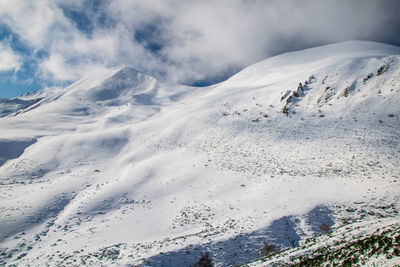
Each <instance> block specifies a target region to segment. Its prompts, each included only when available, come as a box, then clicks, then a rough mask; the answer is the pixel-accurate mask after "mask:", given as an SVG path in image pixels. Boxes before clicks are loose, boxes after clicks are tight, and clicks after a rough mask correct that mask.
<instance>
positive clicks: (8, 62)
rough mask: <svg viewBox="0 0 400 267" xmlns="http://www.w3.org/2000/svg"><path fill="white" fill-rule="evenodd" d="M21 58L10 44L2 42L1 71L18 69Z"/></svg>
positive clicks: (0, 47)
mask: <svg viewBox="0 0 400 267" xmlns="http://www.w3.org/2000/svg"><path fill="white" fill-rule="evenodd" d="M21 65H22V63H21V58H20V56H19V55H17V54H16V53H15V52H14V51H13V50H12V49H11V48H10V47H9V46H8V45H6V44H3V43H0V71H18V70H19V68H20V67H21Z"/></svg>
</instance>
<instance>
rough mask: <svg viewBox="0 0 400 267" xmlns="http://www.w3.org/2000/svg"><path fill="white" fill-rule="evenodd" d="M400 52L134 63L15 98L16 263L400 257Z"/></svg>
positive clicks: (4, 173)
mask: <svg viewBox="0 0 400 267" xmlns="http://www.w3.org/2000/svg"><path fill="white" fill-rule="evenodd" d="M399 55H400V48H399V47H394V46H390V45H385V44H379V43H373V42H365V41H352V42H345V43H339V44H332V45H327V46H323V47H316V48H312V49H307V50H302V51H297V52H291V53H286V54H283V55H280V56H276V57H272V58H269V59H266V60H264V61H261V62H259V63H256V64H254V65H252V66H249V67H248V68H246V69H244V70H242V71H240V72H239V73H237V74H236V75H234V76H233V77H231V78H230V79H228V80H226V81H224V82H221V83H218V84H215V85H212V86H208V87H189V86H184V85H179V84H175V83H172V82H160V81H157V80H156V79H155V78H153V77H151V76H148V75H146V74H143V73H141V72H138V71H136V70H135V69H132V68H130V67H125V68H122V69H117V70H110V71H104V72H101V73H97V74H95V75H93V76H91V77H86V78H84V79H82V80H80V81H77V82H76V83H74V84H72V85H71V86H69V87H67V88H65V89H63V90H60V91H57V92H53V93H50V92H46V93H43V92H37V93H35V94H34V95H32V96H29V97H27V96H25V97H20V98H14V99H2V100H0V114H1V115H0V116H2V118H0V130H1V131H0V183H1V187H0V194H1V198H2V201H1V202H0V211H1V216H0V250H1V253H0V255H1V256H0V262H1V264H3V265H6V266H11V265H13V264H16V265H21V266H28V265H30V266H42V265H49V266H62V265H65V266H67V265H68V266H78V265H91V266H100V265H112V264H115V265H127V266H136V265H139V266H193V265H194V264H196V262H198V261H199V260H200V259H202V261H203V262H207V261H208V260H212V263H213V264H214V265H215V266H232V265H240V264H245V263H248V264H249V265H255V266H263V265H269V264H278V265H284V264H301V263H310V264H314V266H315V264H317V265H318V264H320V265H321V264H323V263H324V262H325V263H327V264H328V263H329V261H330V259H339V258H340V259H341V261H340V262H341V263H342V264H344V262H345V258H344V257H342V256H343V255H345V254H346V253H347V254H349V251H350V252H351V253H353V254H354V253H355V251H356V248H355V246H356V245H355V244H358V243H357V242H361V243H360V244H361V245H360V250H358V251H359V253H358V252H357V253H358V254H357V255H358V256H360V257H359V258H357V259H362V260H363V262H365V263H366V264H367V263H371V264H372V263H376V264H383V265H385V264H387V265H389V264H395V263H398V262H399V257H398V256H399V255H398V254H396V253H397V252H396V251H397V250H396V249H397V247H396V245H387V247H388V249H387V251H386V250H385V253H384V254H382V253H383V252H382V251H383V250H382V251H381V250H374V251H375V252H376V253H375V252H374V253H375V254H373V253H372V254H371V253H370V252H371V251H372V250H371V248H372V246H370V244H372V243H373V244H375V243H376V244H379V241H378V239H379V238H381V239H382V240H385V241H382V242H384V243H385V242H386V241H387V242H386V243H385V244H389V241H388V240H389V239H390V240H394V241H390V242H391V243H390V244H392V243H393V242H397V241H396V240H397V239H396V238H397V236H398V231H397V230H396V229H397V228H396V227H398V226H396V225H397V224H396V221H398V219H399V215H398V214H399V211H400V202H399V201H398V199H399V196H400V167H399V166H400V149H399V148H400V105H399V103H400V56H399ZM346 229H347V230H346ZM349 229H351V231H350V230H349ZM379 229H380V230H379ZM385 229H386V230H388V229H389V230H388V231H387V232H384V231H386V230H385ZM346 231H347V232H346ZM374 231H380V232H379V233H383V234H381V235H379V238H378V237H377V236H378V235H375V234H374ZM374 238H375V239H374ZM371 240H375V241H373V242H372V241H371ZM335 242H336V243H335ZM374 242H375V243H374ZM364 248H365V249H364ZM329 249H331V250H329ZM317 250H318V251H317ZM328 250H329V251H328ZM279 252H281V253H279ZM328 252H329V253H331V254H329V253H328ZM378 252H379V253H378ZM381 252H382V253H381ZM335 253H336V254H335ZM347 254H346V255H347ZM368 255H369V256H368ZM382 255H383V256H382ZM335 257H336V258H335ZM260 258H262V259H260ZM346 259H347V258H346ZM257 260H258V261H257ZM250 262H251V263H250ZM338 262H339V261H338Z"/></svg>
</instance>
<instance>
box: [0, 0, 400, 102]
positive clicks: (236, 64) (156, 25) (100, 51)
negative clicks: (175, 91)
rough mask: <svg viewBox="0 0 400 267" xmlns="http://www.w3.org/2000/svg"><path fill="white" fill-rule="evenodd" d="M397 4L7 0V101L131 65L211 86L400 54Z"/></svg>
mask: <svg viewBox="0 0 400 267" xmlns="http://www.w3.org/2000/svg"><path fill="white" fill-rule="evenodd" d="M399 11H400V1H398V0H285V1H283V0H68V1H65V0H12V1H10V0H0V97H15V96H17V95H20V94H22V93H25V92H29V91H33V90H38V89H45V88H46V89H50V90H51V88H60V87H65V86H67V85H68V84H71V83H72V82H74V81H77V80H79V79H80V78H82V77H84V76H85V75H90V74H91V73H95V72H98V71H101V70H104V69H115V68H119V67H123V66H131V67H133V68H135V69H137V70H139V71H141V72H144V73H146V74H149V75H152V76H154V77H156V78H158V79H161V80H163V79H166V80H171V81H175V82H178V83H183V84H188V85H195V86H205V85H210V84H213V83H216V82H220V81H222V80H224V79H226V78H228V77H229V76H231V75H233V74H234V73H236V72H238V71H239V70H241V69H243V68H245V67H247V66H249V65H251V64H253V63H255V62H257V61H260V60H263V59H265V58H268V57H270V56H273V55H277V54H280V53H284V52H288V51H294V50H300V49H304V48H309V47H314V46H319V45H324V44H329V43H335V42H342V41H347V40H370V41H377V42H384V43H389V44H393V45H398V46H400V16H399V15H398V12H399Z"/></svg>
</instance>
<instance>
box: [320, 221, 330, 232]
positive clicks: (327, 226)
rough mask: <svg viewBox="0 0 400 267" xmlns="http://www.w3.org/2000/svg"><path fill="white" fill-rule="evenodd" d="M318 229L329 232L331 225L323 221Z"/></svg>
mask: <svg viewBox="0 0 400 267" xmlns="http://www.w3.org/2000/svg"><path fill="white" fill-rule="evenodd" d="M319 229H320V230H321V231H322V232H324V233H329V232H330V231H331V227H330V226H329V225H327V224H325V223H323V224H321V225H320V226H319Z"/></svg>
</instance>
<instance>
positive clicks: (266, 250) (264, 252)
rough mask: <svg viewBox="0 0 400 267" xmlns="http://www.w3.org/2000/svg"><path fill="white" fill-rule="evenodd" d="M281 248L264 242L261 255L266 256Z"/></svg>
mask: <svg viewBox="0 0 400 267" xmlns="http://www.w3.org/2000/svg"><path fill="white" fill-rule="evenodd" d="M278 251H279V250H278V248H277V247H276V246H275V245H274V244H264V245H263V246H262V247H261V248H260V256H262V257H265V256H269V255H272V254H275V253H277V252H278Z"/></svg>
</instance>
